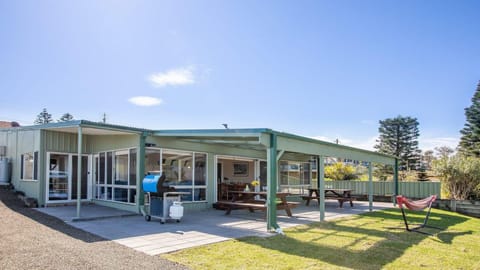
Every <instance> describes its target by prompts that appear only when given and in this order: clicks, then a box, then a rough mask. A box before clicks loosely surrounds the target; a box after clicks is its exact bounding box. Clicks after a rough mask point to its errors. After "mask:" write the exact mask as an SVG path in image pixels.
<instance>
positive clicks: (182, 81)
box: [148, 66, 195, 87]
mask: <svg viewBox="0 0 480 270" xmlns="http://www.w3.org/2000/svg"><path fill="white" fill-rule="evenodd" d="M193 70H194V67H193V66H189V67H185V68H176V69H170V70H167V71H165V72H158V73H155V74H152V75H150V76H149V77H148V80H149V81H150V82H151V83H152V85H153V86H154V87H164V86H167V85H173V86H175V85H187V84H194V83H195V76H194V74H193Z"/></svg>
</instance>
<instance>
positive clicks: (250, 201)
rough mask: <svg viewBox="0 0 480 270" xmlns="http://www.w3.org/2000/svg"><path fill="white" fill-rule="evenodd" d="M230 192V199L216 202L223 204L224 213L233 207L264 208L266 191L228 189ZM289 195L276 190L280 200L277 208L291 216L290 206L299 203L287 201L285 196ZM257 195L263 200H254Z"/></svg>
mask: <svg viewBox="0 0 480 270" xmlns="http://www.w3.org/2000/svg"><path fill="white" fill-rule="evenodd" d="M229 193H230V194H232V200H231V201H219V202H218V203H219V204H221V205H223V206H224V207H225V208H226V209H227V211H226V213H225V215H228V214H230V212H231V211H232V210H234V209H249V211H250V212H254V210H255V209H259V210H266V209H267V206H266V199H267V192H265V191H230V192H229ZM288 195H290V193H288V192H277V193H276V196H277V198H278V199H280V202H279V203H277V209H280V210H281V209H283V210H285V212H286V213H287V215H288V216H289V217H291V216H292V211H291V208H295V207H296V206H297V205H298V204H299V203H298V202H289V201H287V196H288ZM256 196H259V197H260V198H262V199H264V200H265V201H263V200H256V199H255V197H256Z"/></svg>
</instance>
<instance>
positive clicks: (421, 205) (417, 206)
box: [397, 195, 437, 231]
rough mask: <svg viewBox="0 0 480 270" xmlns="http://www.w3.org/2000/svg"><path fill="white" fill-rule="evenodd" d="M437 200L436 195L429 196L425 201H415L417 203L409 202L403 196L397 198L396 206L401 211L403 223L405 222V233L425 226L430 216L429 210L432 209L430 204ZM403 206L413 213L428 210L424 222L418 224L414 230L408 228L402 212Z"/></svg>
mask: <svg viewBox="0 0 480 270" xmlns="http://www.w3.org/2000/svg"><path fill="white" fill-rule="evenodd" d="M436 199H437V195H432V196H429V197H427V198H425V199H421V200H417V201H412V200H409V199H408V198H407V197H405V196H403V195H399V196H397V204H398V207H399V208H400V210H402V216H403V221H404V222H405V228H406V229H407V231H416V230H418V229H420V228H423V227H425V226H427V221H428V217H429V216H430V210H431V209H432V203H433V202H434V201H435V200H436ZM404 205H405V207H406V208H408V209H410V210H413V211H421V210H423V209H425V208H428V211H427V214H426V216H425V220H424V221H423V224H420V225H419V226H417V227H415V228H409V226H408V222H407V217H406V215H405V211H404V210H403V206H404Z"/></svg>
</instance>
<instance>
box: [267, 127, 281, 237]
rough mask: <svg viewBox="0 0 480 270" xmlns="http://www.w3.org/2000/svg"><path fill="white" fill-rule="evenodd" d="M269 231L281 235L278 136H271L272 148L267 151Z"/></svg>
mask: <svg viewBox="0 0 480 270" xmlns="http://www.w3.org/2000/svg"><path fill="white" fill-rule="evenodd" d="M267 163H268V172H267V187H268V191H267V230H272V229H273V230H275V231H277V232H279V233H281V229H280V226H278V224H277V204H276V199H277V135H276V134H273V133H271V134H270V147H269V148H268V150H267Z"/></svg>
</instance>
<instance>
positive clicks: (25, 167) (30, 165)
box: [20, 151, 38, 180]
mask: <svg viewBox="0 0 480 270" xmlns="http://www.w3.org/2000/svg"><path fill="white" fill-rule="evenodd" d="M37 166H38V151H35V152H30V153H25V154H22V155H21V166H20V168H21V171H20V178H21V179H23V180H38V172H37Z"/></svg>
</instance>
